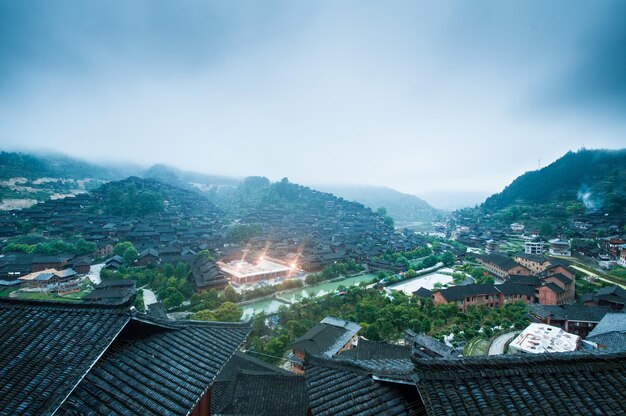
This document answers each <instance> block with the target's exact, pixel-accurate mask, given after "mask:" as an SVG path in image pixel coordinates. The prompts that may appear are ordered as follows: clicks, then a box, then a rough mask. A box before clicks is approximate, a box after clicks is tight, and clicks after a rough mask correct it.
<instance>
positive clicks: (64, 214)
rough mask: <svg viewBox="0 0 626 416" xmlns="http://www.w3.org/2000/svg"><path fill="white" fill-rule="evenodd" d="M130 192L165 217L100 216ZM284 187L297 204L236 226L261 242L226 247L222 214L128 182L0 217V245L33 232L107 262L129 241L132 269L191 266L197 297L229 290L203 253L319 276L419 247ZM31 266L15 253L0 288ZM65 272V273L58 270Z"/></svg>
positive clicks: (5, 264) (371, 216)
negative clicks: (116, 194) (158, 206)
mask: <svg viewBox="0 0 626 416" xmlns="http://www.w3.org/2000/svg"><path fill="white" fill-rule="evenodd" d="M127 185H132V186H134V187H135V189H138V190H149V191H151V192H154V193H159V194H161V195H167V198H168V199H167V200H166V201H165V202H164V208H163V210H162V211H159V212H156V213H151V214H147V215H143V216H141V217H136V218H126V217H120V216H114V215H109V214H106V213H105V212H104V211H103V210H102V206H103V204H104V203H105V202H106V200H107V198H108V197H107V194H106V189H108V188H110V187H112V186H113V187H114V186H119V187H120V189H123V188H124V187H125V186H127ZM289 186H291V187H292V188H293V190H294V191H295V192H296V194H295V196H296V197H295V198H294V201H296V202H281V203H268V204H265V205H264V207H263V208H259V209H256V210H253V211H252V212H251V213H250V214H248V215H247V216H246V217H244V218H242V219H241V221H240V223H243V224H246V223H247V224H260V225H261V227H262V228H263V234H262V235H260V236H257V237H253V238H251V239H250V240H249V241H248V242H247V243H246V244H244V245H240V244H231V243H229V242H228V240H227V235H228V229H229V227H228V226H226V225H224V224H223V223H222V218H223V215H222V213H221V212H220V211H219V209H217V208H216V207H215V206H214V205H213V204H212V203H211V202H209V201H208V200H207V199H206V198H204V197H202V196H200V195H199V194H196V193H194V192H190V191H188V190H184V189H180V188H177V187H174V186H171V185H167V184H163V183H161V182H158V181H155V180H150V179H140V178H128V179H126V180H124V181H120V182H117V183H114V184H107V185H106V186H105V187H103V188H101V189H99V190H97V191H93V192H91V193H86V194H80V195H76V196H75V197H70V198H64V199H58V200H50V201H46V202H44V203H40V204H37V205H35V206H33V207H30V208H27V209H22V210H15V211H9V212H4V213H2V214H0V238H2V237H5V238H6V237H15V236H19V235H23V233H24V232H25V230H37V231H38V233H40V234H41V235H42V237H41V238H40V240H41V242H45V241H49V240H50V239H62V240H63V239H69V238H73V237H76V236H81V237H82V238H84V239H85V240H86V241H88V242H93V243H95V244H96V250H95V252H94V253H92V255H91V256H90V258H93V257H100V258H107V257H111V256H112V252H113V247H114V245H115V244H116V243H117V242H121V241H128V242H131V243H132V244H133V245H134V247H136V248H137V250H138V251H139V257H138V259H137V260H136V262H135V263H134V264H135V265H138V266H147V265H151V264H163V263H172V264H176V263H178V262H184V263H186V264H188V265H189V266H190V269H191V271H192V274H191V280H192V283H193V285H194V287H195V289H196V290H198V291H200V290H207V289H212V288H215V289H220V288H223V287H225V286H226V285H227V284H228V277H227V276H226V275H225V274H224V273H223V272H222V270H220V268H219V267H218V266H217V265H216V264H215V263H214V262H211V261H209V260H208V259H206V258H201V257H198V255H197V253H199V252H200V251H202V250H209V251H212V252H213V253H214V254H215V257H217V258H219V259H221V260H224V261H225V262H229V261H234V260H241V258H242V252H259V253H261V252H262V253H266V254H267V255H268V256H271V257H274V258H277V259H281V261H284V262H286V263H288V264H296V265H297V268H298V269H302V270H305V271H317V270H321V269H322V268H323V267H324V266H326V265H328V264H332V263H336V262H340V261H344V260H348V259H355V260H357V261H363V262H365V261H369V260H370V259H371V258H373V257H375V256H378V255H380V254H382V253H384V252H385V251H386V250H392V251H403V250H410V249H413V248H415V247H417V246H420V245H423V244H424V241H423V240H422V238H420V237H419V236H417V235H415V233H413V232H408V231H406V232H404V231H399V230H394V229H393V227H390V226H389V225H386V224H385V223H384V221H383V219H382V218H381V217H380V216H379V215H377V214H375V213H373V212H372V211H371V210H370V209H369V208H366V207H364V206H363V205H361V204H358V203H353V202H348V201H345V200H343V199H341V198H336V197H334V196H333V195H331V194H327V193H322V192H318V191H314V190H311V189H309V188H305V187H301V186H297V185H292V184H290V185H289ZM0 248H2V243H0ZM29 262H30V260H29V259H27V258H26V256H22V255H20V254H18V253H12V254H11V255H6V256H4V257H3V258H2V259H0V284H2V285H8V284H18V283H20V282H21V280H20V279H19V278H20V277H22V276H26V275H28V274H30V273H31V272H34V271H37V269H33V268H32V267H31V264H30V263H29ZM80 262H82V263H81V264H71V265H70V266H71V267H72V268H73V269H74V270H75V271H76V272H77V274H81V273H82V272H81V271H80V270H78V269H77V268H76V266H79V267H88V266H89V265H90V264H91V263H90V259H89V258H87V257H84V258H82V259H81V260H80ZM83 263H84V264H83ZM121 264H122V262H121V261H120V259H118V261H117V262H116V261H115V259H113V261H110V262H107V265H106V267H107V268H108V267H110V268H115V267H120V266H121ZM70 266H67V267H70ZM67 267H66V265H63V266H60V267H56V270H57V271H60V270H62V269H66V268H67ZM46 268H53V266H50V267H46ZM35 281H39V280H35ZM6 282H11V283H6Z"/></svg>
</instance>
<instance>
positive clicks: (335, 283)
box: [239, 273, 377, 317]
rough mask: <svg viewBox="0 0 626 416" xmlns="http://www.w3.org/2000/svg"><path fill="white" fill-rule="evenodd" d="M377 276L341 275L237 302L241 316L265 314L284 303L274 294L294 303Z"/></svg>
mask: <svg viewBox="0 0 626 416" xmlns="http://www.w3.org/2000/svg"><path fill="white" fill-rule="evenodd" d="M376 278H377V276H376V275H375V274H371V273H360V274H357V275H352V276H343V277H338V278H334V279H332V280H328V281H325V282H322V283H318V284H315V285H309V286H305V287H302V288H299V289H291V290H285V291H282V292H276V293H275V294H272V295H270V296H264V297H263V298H258V299H253V300H250V301H246V302H245V303H244V302H241V303H239V305H240V306H242V309H243V316H244V317H249V316H252V315H253V314H255V313H259V312H262V311H263V312H265V313H266V314H272V313H276V312H278V308H279V307H280V306H281V305H286V303H285V302H282V301H279V300H277V299H275V297H276V296H278V297H280V298H282V299H285V300H287V301H288V302H291V303H294V302H297V301H298V300H300V298H306V297H313V296H322V295H325V294H327V293H331V292H334V291H336V290H337V288H339V287H340V286H346V287H347V286H355V285H358V284H360V283H361V282H370V281H371V280H373V279H376Z"/></svg>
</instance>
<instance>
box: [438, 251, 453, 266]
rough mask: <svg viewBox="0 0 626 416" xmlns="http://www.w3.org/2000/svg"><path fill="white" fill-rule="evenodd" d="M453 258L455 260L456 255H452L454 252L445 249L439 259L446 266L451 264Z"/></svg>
mask: <svg viewBox="0 0 626 416" xmlns="http://www.w3.org/2000/svg"><path fill="white" fill-rule="evenodd" d="M455 260H456V257H454V254H452V253H450V252H449V251H446V252H445V253H443V255H442V256H441V261H442V262H443V264H444V265H446V266H452V265H453V264H454V261H455Z"/></svg>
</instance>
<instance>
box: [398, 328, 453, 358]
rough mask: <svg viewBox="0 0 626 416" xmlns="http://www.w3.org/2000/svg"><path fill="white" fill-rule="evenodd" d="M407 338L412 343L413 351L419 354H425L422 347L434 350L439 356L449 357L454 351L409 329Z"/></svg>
mask: <svg viewBox="0 0 626 416" xmlns="http://www.w3.org/2000/svg"><path fill="white" fill-rule="evenodd" d="M407 339H409V340H410V341H411V342H412V343H413V353H414V354H417V355H419V356H423V355H424V354H426V353H424V352H423V350H422V349H423V348H425V349H427V350H430V351H432V352H434V353H435V354H437V355H439V356H440V357H449V356H451V355H452V354H453V353H454V349H452V348H450V347H448V346H447V345H446V344H444V343H443V342H439V341H437V340H436V339H434V338H432V337H429V336H428V335H426V334H416V333H414V332H412V331H411V332H409V334H408V335H407Z"/></svg>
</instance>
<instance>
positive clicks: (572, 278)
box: [414, 253, 576, 311]
mask: <svg viewBox="0 0 626 416" xmlns="http://www.w3.org/2000/svg"><path fill="white" fill-rule="evenodd" d="M477 260H478V262H479V263H480V264H481V265H482V266H483V267H484V268H485V269H486V270H488V271H489V272H490V273H492V274H493V275H495V276H496V277H497V280H498V283H497V284H468V285H459V286H453V287H449V288H445V289H439V290H435V291H429V290H425V289H423V288H422V289H420V290H419V291H416V292H415V293H414V295H415V296H417V297H421V298H432V300H433V302H434V303H435V304H436V305H439V304H443V303H449V302H452V303H456V304H457V305H458V306H459V309H461V310H463V311H466V310H467V308H468V307H470V306H478V305H486V306H488V307H497V306H502V305H505V304H507V303H513V302H516V301H522V302H524V303H527V304H541V305H563V304H571V303H574V301H575V287H576V274H575V273H574V271H573V270H572V269H571V268H570V267H569V266H567V265H564V264H561V263H560V262H558V261H554V260H548V259H546V258H544V257H543V256H538V255H532V254H519V255H517V256H515V258H514V259H512V258H510V257H508V256H506V255H503V254H499V253H492V254H488V255H484V256H478V257H477Z"/></svg>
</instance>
